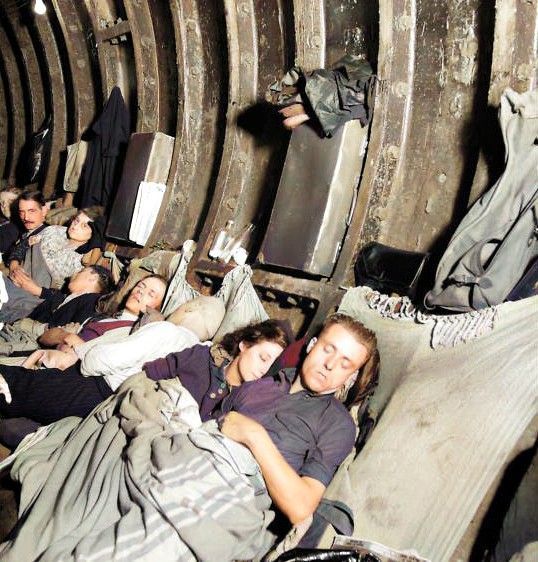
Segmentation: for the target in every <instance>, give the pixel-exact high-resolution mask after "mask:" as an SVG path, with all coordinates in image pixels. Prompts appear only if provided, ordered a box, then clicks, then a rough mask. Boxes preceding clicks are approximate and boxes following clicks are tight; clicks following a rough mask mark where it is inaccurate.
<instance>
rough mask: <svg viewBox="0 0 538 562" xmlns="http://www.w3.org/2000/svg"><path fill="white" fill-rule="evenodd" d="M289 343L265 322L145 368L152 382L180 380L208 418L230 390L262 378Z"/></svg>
mask: <svg viewBox="0 0 538 562" xmlns="http://www.w3.org/2000/svg"><path fill="white" fill-rule="evenodd" d="M289 343H290V339H289V337H288V334H287V333H286V331H285V330H284V329H283V328H282V325H281V323H279V322H278V321H275V320H266V321H265V322H261V323H259V324H253V325H251V326H247V327H246V328H241V329H239V330H236V331H235V332H232V333H230V334H227V335H226V336H224V338H223V339H222V341H221V342H220V343H219V344H215V345H213V346H211V347H208V346H207V345H195V346H193V347H190V348H188V349H185V350H183V351H180V352H177V353H169V354H168V355H167V356H166V357H164V358H163V359H156V360H155V361H151V362H149V363H146V364H145V365H144V371H145V372H146V375H147V376H148V377H149V378H150V379H153V380H160V379H171V378H174V377H179V379H180V381H181V384H182V385H183V386H184V387H185V388H186V389H187V390H188V391H189V392H190V393H191V394H192V396H193V398H194V399H195V400H196V402H197V403H198V406H199V408H200V416H201V418H202V421H206V420H207V419H209V418H210V417H211V414H212V413H213V411H214V410H215V409H216V408H217V407H218V406H219V405H220V403H221V401H222V400H223V398H225V397H226V396H227V395H228V394H229V393H230V389H231V388H232V387H236V386H239V385H241V384H242V383H243V382H247V381H253V380H257V379H259V378H261V377H262V376H263V375H265V374H266V373H267V371H268V370H269V367H270V366H271V365H272V363H273V362H274V361H275V359H276V358H277V357H278V356H279V355H280V354H281V353H282V351H283V350H284V348H285V347H287V346H288V345H289Z"/></svg>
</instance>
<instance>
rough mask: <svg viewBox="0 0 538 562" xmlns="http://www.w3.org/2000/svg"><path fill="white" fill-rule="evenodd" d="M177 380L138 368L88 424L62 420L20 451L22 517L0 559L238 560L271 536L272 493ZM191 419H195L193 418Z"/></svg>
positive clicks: (16, 467) (17, 474)
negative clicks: (202, 420)
mask: <svg viewBox="0 0 538 562" xmlns="http://www.w3.org/2000/svg"><path fill="white" fill-rule="evenodd" d="M194 412H196V416H197V408H196V406H195V404H194V401H193V400H192V397H190V395H188V393H187V392H186V391H184V389H182V388H181V386H180V384H179V382H177V380H173V381H162V382H161V383H154V382H152V381H150V380H148V379H147V378H146V377H145V376H144V375H143V374H140V375H136V376H134V377H131V378H130V379H129V380H127V381H126V382H125V383H124V384H123V385H122V386H121V387H120V388H119V389H118V392H117V394H116V395H114V396H112V397H111V398H110V399H108V400H107V401H105V402H103V403H102V404H101V405H99V406H98V407H97V408H96V410H94V412H93V413H92V414H91V415H90V416H88V418H86V419H85V420H80V419H79V418H66V419H64V420H62V421H60V422H58V423H56V424H53V425H52V426H51V428H50V432H49V434H48V436H47V437H46V438H45V439H43V440H42V441H41V442H39V443H37V444H35V445H33V446H32V447H30V448H29V449H28V450H26V451H25V452H22V453H21V454H19V455H18V456H17V457H16V458H15V461H14V464H13V466H12V471H11V474H12V477H13V478H14V479H16V480H19V481H20V482H21V483H22V493H21V504H20V511H19V517H20V521H19V523H18V526H17V528H16V532H15V534H14V537H15V538H14V539H13V540H11V541H7V542H6V543H4V544H3V545H1V546H0V559H2V560H3V561H5V562H9V561H17V562H20V561H21V560H36V559H39V560H41V561H55V562H56V561H59V560H81V561H82V560H84V561H103V562H104V561H109V560H137V561H138V560H152V561H154V560H159V562H164V561H167V560H210V561H214V560H223V561H224V560H234V559H251V558H256V557H258V556H260V555H261V554H263V553H264V552H265V551H266V550H267V549H268V547H269V546H270V545H271V543H272V542H273V540H274V537H273V536H272V534H271V533H269V532H268V531H267V530H266V527H267V525H268V523H269V522H270V521H271V519H272V513H271V512H270V511H269V507H270V503H271V501H270V498H269V496H268V494H267V492H266V490H265V486H264V484H263V480H262V478H261V475H260V472H259V467H258V465H257V463H256V462H255V461H254V459H253V457H252V456H251V455H250V452H248V451H247V450H246V449H245V448H244V447H242V446H240V445H238V444H236V443H234V442H232V441H230V440H228V439H227V438H225V437H224V436H222V434H220V432H219V431H218V430H217V429H216V426H215V425H214V424H213V423H209V424H204V425H203V426H199V427H194V426H196V424H197V419H196V417H195V416H193V413H194ZM198 420H199V418H198Z"/></svg>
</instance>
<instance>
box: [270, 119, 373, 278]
mask: <svg viewBox="0 0 538 562" xmlns="http://www.w3.org/2000/svg"><path fill="white" fill-rule="evenodd" d="M365 137H366V129H364V128H362V127H361V125H360V123H359V121H349V122H348V123H346V124H345V125H344V126H343V127H341V128H340V129H339V130H338V131H337V132H336V134H335V135H334V136H333V137H332V138H330V139H327V138H320V137H319V135H318V134H317V133H316V132H315V131H314V130H313V129H312V128H310V127H308V126H303V127H299V128H298V129H296V130H295V131H294V132H293V134H292V137H291V141H290V144H289V147H288V154H287V156H286V162H285V164H284V170H283V172H282V177H281V179H280V185H279V186H278V192H277V197H276V200H275V204H274V207H273V213H272V215H271V220H270V222H269V227H268V229H267V233H266V236H265V240H264V242H263V246H262V253H261V255H260V256H259V259H260V262H262V263H266V264H270V265H277V266H283V267H289V268H292V269H297V270H299V271H305V272H307V273H310V274H314V275H322V276H324V277H330V275H331V273H332V271H333V269H334V265H335V263H336V260H337V257H338V254H339V251H340V247H341V244H342V241H343V238H344V234H345V232H346V228H347V219H348V217H349V215H350V211H351V206H352V202H353V199H354V194H355V188H356V186H357V182H358V178H359V174H360V170H361V167H362V158H361V157H360V156H359V151H360V147H361V145H362V144H363V143H364V140H365Z"/></svg>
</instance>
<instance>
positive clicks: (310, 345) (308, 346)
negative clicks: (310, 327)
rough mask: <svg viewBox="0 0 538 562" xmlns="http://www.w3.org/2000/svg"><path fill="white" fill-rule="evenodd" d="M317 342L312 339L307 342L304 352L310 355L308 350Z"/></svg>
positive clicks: (316, 339) (315, 339)
mask: <svg viewBox="0 0 538 562" xmlns="http://www.w3.org/2000/svg"><path fill="white" fill-rule="evenodd" d="M317 341H318V338H312V339H311V340H310V341H309V342H308V345H307V346H306V352H307V353H310V350H311V349H312V348H313V347H314V346H315V345H316V342H317Z"/></svg>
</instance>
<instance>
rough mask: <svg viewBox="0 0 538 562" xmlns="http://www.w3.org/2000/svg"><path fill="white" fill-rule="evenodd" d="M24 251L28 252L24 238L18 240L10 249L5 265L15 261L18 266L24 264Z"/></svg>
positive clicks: (26, 241)
mask: <svg viewBox="0 0 538 562" xmlns="http://www.w3.org/2000/svg"><path fill="white" fill-rule="evenodd" d="M26 250H28V240H27V239H26V238H19V239H18V240H17V241H16V242H15V244H14V245H13V246H12V247H11V250H10V252H9V254H8V256H7V260H6V262H7V264H8V265H9V262H11V261H13V260H17V261H18V262H19V263H20V264H22V263H24V258H25V256H26Z"/></svg>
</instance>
